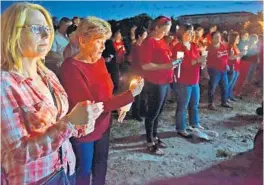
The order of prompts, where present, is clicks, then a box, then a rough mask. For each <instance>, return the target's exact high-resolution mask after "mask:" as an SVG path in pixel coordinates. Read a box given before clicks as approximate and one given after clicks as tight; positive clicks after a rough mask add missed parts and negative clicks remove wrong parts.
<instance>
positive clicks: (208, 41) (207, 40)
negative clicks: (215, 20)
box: [204, 33, 212, 46]
mask: <svg viewBox="0 0 264 185" xmlns="http://www.w3.org/2000/svg"><path fill="white" fill-rule="evenodd" d="M204 43H205V45H206V46H210V45H211V44H212V36H211V33H207V35H206V36H205V38H204Z"/></svg>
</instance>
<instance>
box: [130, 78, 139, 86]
mask: <svg viewBox="0 0 264 185" xmlns="http://www.w3.org/2000/svg"><path fill="white" fill-rule="evenodd" d="M137 82H138V80H137V79H133V80H131V82H130V85H135V84H136V83H137Z"/></svg>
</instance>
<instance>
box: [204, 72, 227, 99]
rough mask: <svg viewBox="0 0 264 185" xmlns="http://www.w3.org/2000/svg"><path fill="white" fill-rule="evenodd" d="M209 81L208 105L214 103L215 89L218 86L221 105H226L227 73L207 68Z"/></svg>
mask: <svg viewBox="0 0 264 185" xmlns="http://www.w3.org/2000/svg"><path fill="white" fill-rule="evenodd" d="M208 73H209V76H210V80H209V82H208V103H209V104H212V103H213V101H214V95H215V89H216V87H217V85H218V84H219V85H220V89H221V101H222V104H223V103H226V101H227V99H228V76H227V71H224V72H222V71H219V70H217V69H214V68H208Z"/></svg>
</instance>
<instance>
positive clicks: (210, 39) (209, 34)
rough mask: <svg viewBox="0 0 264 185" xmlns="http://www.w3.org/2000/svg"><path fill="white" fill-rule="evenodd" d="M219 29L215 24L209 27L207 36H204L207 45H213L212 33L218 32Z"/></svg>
mask: <svg viewBox="0 0 264 185" xmlns="http://www.w3.org/2000/svg"><path fill="white" fill-rule="evenodd" d="M216 30H217V26H216V25H215V24H213V25H211V26H210V27H209V32H208V33H207V34H206V36H205V38H204V42H205V44H206V45H207V46H209V45H211V44H212V37H211V34H212V33H213V32H216Z"/></svg>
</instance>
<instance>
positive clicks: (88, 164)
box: [71, 129, 110, 185]
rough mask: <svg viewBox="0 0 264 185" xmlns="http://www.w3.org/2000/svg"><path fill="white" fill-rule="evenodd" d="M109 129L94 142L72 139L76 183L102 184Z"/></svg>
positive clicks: (78, 184)
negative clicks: (75, 162)
mask: <svg viewBox="0 0 264 185" xmlns="http://www.w3.org/2000/svg"><path fill="white" fill-rule="evenodd" d="M109 135H110V129H108V131H106V132H105V133H104V135H103V137H102V138H101V139H99V140H97V141H94V142H79V141H77V140H75V139H72V140H71V141H72V145H73V149H74V152H75V155H76V159H77V164H76V165H77V168H76V185H90V174H91V172H92V185H104V184H105V176H106V171H107V160H108V152H109Z"/></svg>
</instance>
